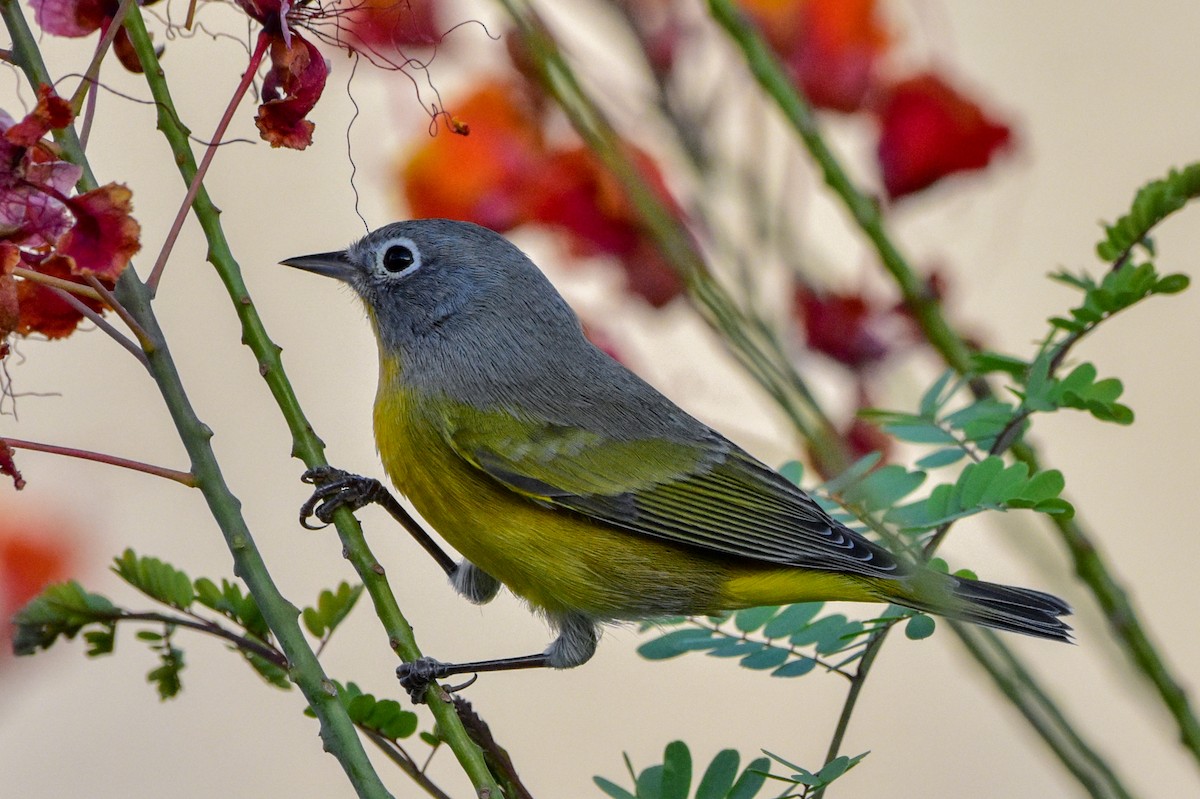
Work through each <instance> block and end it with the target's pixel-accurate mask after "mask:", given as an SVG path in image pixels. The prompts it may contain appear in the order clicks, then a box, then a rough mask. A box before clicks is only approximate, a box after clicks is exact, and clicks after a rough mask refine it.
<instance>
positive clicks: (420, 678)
mask: <svg viewBox="0 0 1200 799" xmlns="http://www.w3.org/2000/svg"><path fill="white" fill-rule="evenodd" d="M552 622H553V623H554V625H555V627H557V628H558V638H555V639H554V641H552V642H551V644H550V646H548V647H546V651H544V652H539V653H537V654H535V655H522V656H520V657H512V658H497V659H496V660H477V661H475V662H473V663H443V662H441V661H440V660H434V659H433V658H428V657H423V658H420V659H419V660H414V661H413V662H412V663H401V664H400V665H399V666H398V667H397V668H396V677H398V678H399V680H400V685H401V686H403V687H404V690H406V691H408V695H409V696H410V697H412V700H413V702H414V703H417V704H420V703H421V702H424V701H425V689H426V688H428V687H429V685H430V683H432V682H433V681H434V680H440V679H443V678H445V677H451V676H454V675H455V674H478V673H480V672H484V671H514V670H516V669H538V668H551V669H570V668H574V667H575V666H581V665H583V664H584V663H586V662H588V661H589V660H591V658H592V655H594V654H595V652H596V642H597V640H598V639H599V635H600V632H599V629H598V628H597V626H596V621H595V619H593V618H592V617H591V616H588V615H586V614H582V613H569V614H565V615H563V616H558V617H555V618H553V619H552ZM472 682H474V680H473V679H472V680H471V681H469V682H467V683H466V685H470V684H471V683H472ZM466 685H462V686H459V687H458V688H451V689H449V690H451V691H455V690H459V688H465V687H466Z"/></svg>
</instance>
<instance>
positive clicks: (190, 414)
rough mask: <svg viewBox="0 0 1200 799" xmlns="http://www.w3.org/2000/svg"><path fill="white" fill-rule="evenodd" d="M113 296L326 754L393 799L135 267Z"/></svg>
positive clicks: (25, 46) (27, 54) (2, 5)
mask: <svg viewBox="0 0 1200 799" xmlns="http://www.w3.org/2000/svg"><path fill="white" fill-rule="evenodd" d="M0 16H2V17H3V19H4V23H5V25H6V26H7V27H8V31H9V34H10V35H11V36H12V39H13V53H14V57H15V59H16V61H17V63H18V64H20V66H21V67H22V69H23V70H24V71H25V73H26V75H27V76H28V78H29V81H30V83H31V84H32V85H33V86H35V87H36V86H38V85H40V84H47V85H49V84H51V80H50V76H49V73H48V72H47V70H46V65H45V63H44V62H43V61H42V57H41V53H40V52H39V51H38V48H37V42H36V41H35V39H34V38H33V34H32V32H31V31H30V29H29V26H28V24H27V23H26V21H25V17H24V14H23V13H22V11H21V8H20V6H19V4H18V3H17V0H0ZM129 17H130V18H133V17H137V19H138V20H139V21H140V19H141V17H140V15H139V14H138V10H137V8H136V6H135V7H133V8H132V11H131V13H130V14H129ZM143 30H144V29H143ZM58 141H59V144H60V145H61V146H62V147H63V149H64V151H65V152H66V154H67V156H68V157H69V158H71V160H73V161H74V162H75V163H77V164H79V166H80V167H82V169H83V177H82V178H81V179H80V188H81V189H83V190H90V189H93V188H95V187H96V185H97V183H96V179H95V176H94V175H93V174H92V171H91V167H90V166H89V165H88V163H87V159H86V157H85V156H84V154H83V152H82V150H81V149H80V146H79V139H78V137H77V136H76V135H75V130H74V128H73V127H67V128H66V129H64V130H62V131H61V132H60V134H59V135H58ZM116 294H117V297H118V299H119V300H120V301H121V304H122V305H124V306H125V308H127V309H128V311H129V313H130V314H131V315H132V316H133V317H134V318H135V319H136V320H137V321H138V324H139V325H140V326H141V327H142V329H143V330H145V332H146V335H147V337H148V338H149V339H150V340H151V341H153V342H154V343H155V347H154V348H153V350H151V351H148V352H147V353H146V355H147V359H148V360H149V366H150V373H151V375H152V376H153V378H154V380H155V382H156V383H157V385H158V387H159V391H160V392H161V393H162V396H163V400H164V401H165V403H166V405H167V409H168V412H169V413H170V415H171V419H172V421H173V422H174V424H175V428H176V430H177V431H178V433H179V437H180V440H181V441H182V442H183V445H184V448H185V449H186V450H187V453H188V456H189V458H190V459H191V464H192V468H191V473H192V474H193V475H194V476H195V479H196V484H197V486H198V488H199V489H200V492H201V493H202V494H203V495H204V499H205V501H206V502H207V503H208V506H209V510H210V511H211V513H212V515H213V518H214V519H215V520H216V522H217V525H218V526H219V527H220V528H221V532H222V534H223V535H224V536H225V540H226V544H227V545H228V547H229V551H230V553H231V554H232V555H233V560H234V570H235V573H236V574H237V575H238V576H239V577H240V578H241V579H242V580H244V581H245V583H246V585H247V587H249V589H250V591H251V593H252V594H253V595H254V598H255V601H256V602H257V603H258V606H259V608H260V609H261V611H262V614H263V618H264V620H265V621H266V622H267V625H268V626H269V627H270V628H271V632H272V633H274V635H275V637H276V638H277V639H278V641H279V647H280V649H282V650H283V652H284V654H285V655H287V658H288V663H289V668H288V677H289V679H291V680H292V681H293V682H294V683H295V684H296V685H297V686H298V687H299V688H300V690H301V692H302V693H303V694H304V697H305V698H306V699H307V700H308V702H309V705H310V706H311V707H312V709H313V712H314V713H316V715H317V718H318V719H319V721H320V727H321V738H322V741H323V742H324V744H325V748H326V750H327V751H329V752H330V753H331V754H333V755H334V757H336V758H337V759H338V762H339V763H340V764H341V766H342V768H343V769H344V770H345V772H346V775H347V776H348V777H349V779H350V781H351V783H352V784H353V785H354V787H355V789H356V791H357V792H358V794H359V796H362V797H375V798H377V799H382V798H383V797H388V796H389V794H388V792H387V790H386V789H385V788H384V786H383V783H382V782H380V780H379V776H378V775H377V774H376V773H375V770H374V768H373V767H372V765H371V761H370V760H369V759H368V758H367V754H366V751H365V750H364V749H363V746H362V742H361V741H360V740H359V738H358V735H357V733H356V731H355V728H354V725H353V724H352V723H351V722H350V717H349V716H348V715H347V714H346V711H345V709H344V708H343V707H342V705H341V703H340V702H339V701H338V698H337V696H336V691H335V690H334V687H333V683H332V682H331V681H330V680H329V679H328V678H327V677H326V676H325V674H324V672H323V671H322V669H321V664H320V663H319V662H318V661H317V659H316V657H315V655H314V654H313V651H312V648H311V647H310V646H309V645H308V641H307V639H306V638H305V637H304V633H303V632H302V631H301V629H300V625H299V623H298V618H299V615H300V613H299V611H298V610H297V609H296V607H295V606H294V605H292V604H291V603H290V602H288V601H287V599H286V598H284V596H283V595H282V594H281V593H280V592H279V590H278V588H277V587H276V586H275V583H274V581H273V580H272V579H271V575H270V573H269V572H268V571H267V567H266V564H265V563H264V562H263V559H262V556H261V555H260V553H259V551H258V549H257V547H256V546H255V544H254V539H253V537H252V536H251V535H250V531H249V529H248V528H247V526H246V522H245V519H244V518H243V517H242V515H241V503H240V502H239V501H238V499H237V498H236V497H235V496H234V495H233V493H232V492H231V491H230V490H229V487H228V486H227V485H226V484H225V480H224V477H223V476H222V474H221V470H220V466H219V465H218V463H217V460H216V456H215V455H214V453H213V450H212V447H211V444H210V439H211V438H212V431H211V430H209V428H208V427H207V425H205V424H204V423H203V422H201V421H200V419H199V418H198V417H197V416H196V414H195V412H194V411H193V409H192V406H191V403H190V401H189V400H188V397H187V394H186V393H185V391H184V388H183V384H182V382H181V380H180V377H179V373H178V371H177V370H176V368H175V363H174V361H173V360H172V358H171V353H170V350H169V349H168V347H167V344H166V340H165V338H164V337H163V334H162V330H161V329H160V328H159V325H158V320H157V319H156V318H155V315H154V311H153V310H152V309H151V307H150V298H149V295H148V293H147V291H146V287H145V285H143V284H142V282H141V281H140V280H139V279H138V276H137V273H136V272H135V271H134V269H133V268H132V267H129V268H127V269H126V270H125V271H124V272H123V273H122V275H121V277H120V279H119V280H118V281H117V286H116Z"/></svg>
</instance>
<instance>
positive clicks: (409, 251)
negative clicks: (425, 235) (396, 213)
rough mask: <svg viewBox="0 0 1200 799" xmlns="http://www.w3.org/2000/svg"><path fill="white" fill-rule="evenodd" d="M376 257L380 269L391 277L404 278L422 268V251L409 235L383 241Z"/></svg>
mask: <svg viewBox="0 0 1200 799" xmlns="http://www.w3.org/2000/svg"><path fill="white" fill-rule="evenodd" d="M375 257H376V261H377V263H378V267H379V271H380V272H381V273H382V274H384V275H386V276H387V277H389V278H402V277H405V276H407V275H410V274H412V273H413V272H415V271H417V270H418V269H420V268H421V251H420V250H419V249H418V248H417V244H416V242H414V241H413V240H412V239H410V238H408V237H407V236H397V237H395V238H393V239H388V240H387V241H385V242H383V243H382V244H381V245H380V246H379V249H378V250H377V251H376V256H375Z"/></svg>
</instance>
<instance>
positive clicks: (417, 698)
mask: <svg viewBox="0 0 1200 799" xmlns="http://www.w3.org/2000/svg"><path fill="white" fill-rule="evenodd" d="M454 673H455V668H454V665H453V664H450V663H443V662H441V661H440V660H435V659H433V658H430V657H423V658H418V659H417V660H414V661H413V662H411V663H401V664H400V665H399V666H397V667H396V677H397V678H398V679H399V680H400V685H401V687H402V688H404V690H405V691H407V692H408V695H409V697H410V698H411V699H412V701H413V703H414V704H417V705H419V704H422V703H424V702H425V689H427V688H428V687H429V685H430V683H432V682H433V681H434V680H440V679H441V678H443V677H448V676H449V675H451V674H454ZM477 679H478V675H475V676H473V677H471V679H469V680H467V681H466V682H464V683H463V684H462V685H455V686H443V690H445V691H446V692H447V693H454V692H455V691H461V690H462V689H464V688H466V687H467V686H468V685H471V684H472V683H473V682H475V680H477Z"/></svg>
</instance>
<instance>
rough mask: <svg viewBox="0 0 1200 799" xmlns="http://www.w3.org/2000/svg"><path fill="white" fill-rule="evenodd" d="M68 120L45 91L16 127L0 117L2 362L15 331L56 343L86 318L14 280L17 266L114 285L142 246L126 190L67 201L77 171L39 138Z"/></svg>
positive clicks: (48, 293) (108, 189)
mask: <svg viewBox="0 0 1200 799" xmlns="http://www.w3.org/2000/svg"><path fill="white" fill-rule="evenodd" d="M70 121H71V113H70V109H69V107H68V106H67V105H66V103H65V102H64V101H63V100H61V99H60V98H59V97H57V96H55V95H54V93H53V91H52V90H50V89H49V88H48V87H45V86H43V87H41V88H40V89H39V91H38V105H37V108H35V109H34V110H33V112H31V113H30V114H29V115H28V116H27V117H25V119H24V120H22V121H21V122H19V123H13V121H12V118H11V117H9V116H8V115H7V114H5V113H4V112H2V111H0V134H2V135H0V357H4V355H6V354H7V346H6V345H5V344H4V341H5V339H7V337H8V336H9V335H10V334H12V333H13V332H16V333H17V334H18V335H29V334H30V333H42V334H44V335H46V336H48V337H50V338H59V337H62V336H66V335H68V334H70V333H71V332H72V331H73V330H74V329H75V327H76V326H77V325H78V324H79V321H80V320H81V319H82V318H83V315H82V314H81V313H80V312H79V311H77V310H76V309H75V308H74V307H72V306H71V305H69V304H68V303H66V302H65V301H63V300H62V299H61V298H60V297H59V296H58V294H56V293H55V292H54V291H52V290H50V289H48V288H46V287H45V286H42V285H39V284H37V283H34V282H32V281H30V280H26V279H18V278H17V276H16V274H15V270H16V268H17V267H21V268H24V269H29V270H32V271H35V272H40V273H42V274H46V275H50V276H52V277H56V278H59V279H61V280H67V281H73V282H83V277H84V276H86V275H94V276H96V277H98V278H100V279H101V280H102V281H103V282H104V283H105V284H106V285H109V286H111V285H113V283H115V281H116V279H117V278H118V277H119V276H120V274H121V272H122V271H123V270H124V269H125V267H126V266H127V265H128V264H129V259H130V258H131V257H132V256H133V254H134V253H135V252H137V251H138V248H139V247H140V246H141V245H140V243H139V241H138V237H139V235H140V232H141V230H140V227H139V226H138V223H137V222H136V221H135V220H134V219H133V217H132V216H130V196H131V195H130V192H129V190H128V189H127V188H125V187H124V186H120V185H117V184H115V183H110V184H108V185H107V186H101V187H100V188H98V189H95V190H93V191H89V192H87V193H85V194H80V195H78V196H75V197H70V196H68V195H69V193H70V192H71V190H72V185H73V184H74V183H75V181H77V180H78V179H79V176H80V174H81V170H80V168H79V167H77V166H75V165H74V164H69V163H67V162H66V161H61V160H59V159H58V151H57V149H56V148H55V146H54V145H53V144H52V143H51V142H49V141H47V140H45V139H43V138H42V137H43V136H44V135H45V134H46V133H47V132H49V130H50V129H52V128H54V127H62V126H65V125H67V124H69V123H70ZM82 301H83V302H84V303H85V304H86V305H88V306H89V307H91V308H92V309H93V310H100V308H101V306H100V304H99V303H97V302H96V301H94V300H88V299H84V300H82ZM14 309H15V315H14Z"/></svg>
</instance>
